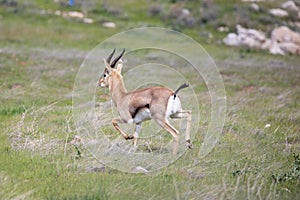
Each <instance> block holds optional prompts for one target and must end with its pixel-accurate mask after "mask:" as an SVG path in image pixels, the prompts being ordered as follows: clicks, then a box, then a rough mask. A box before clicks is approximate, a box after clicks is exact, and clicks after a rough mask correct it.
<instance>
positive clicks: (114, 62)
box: [110, 49, 125, 68]
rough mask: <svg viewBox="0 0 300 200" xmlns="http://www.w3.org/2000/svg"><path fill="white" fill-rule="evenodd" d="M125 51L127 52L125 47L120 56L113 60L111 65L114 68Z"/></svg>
mask: <svg viewBox="0 0 300 200" xmlns="http://www.w3.org/2000/svg"><path fill="white" fill-rule="evenodd" d="M124 53H125V49H123V51H122V52H121V54H120V55H119V56H118V57H116V58H115V59H114V61H112V63H111V65H110V66H111V67H112V68H114V67H115V65H116V64H117V62H118V61H119V60H120V58H121V57H122V56H123V54H124Z"/></svg>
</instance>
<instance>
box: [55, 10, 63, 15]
mask: <svg viewBox="0 0 300 200" xmlns="http://www.w3.org/2000/svg"><path fill="white" fill-rule="evenodd" d="M54 14H55V15H57V16H60V15H62V12H61V11H60V10H56V11H55V12H54Z"/></svg>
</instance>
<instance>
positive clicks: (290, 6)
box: [281, 1, 299, 11]
mask: <svg viewBox="0 0 300 200" xmlns="http://www.w3.org/2000/svg"><path fill="white" fill-rule="evenodd" d="M281 8H283V9H287V10H293V11H298V10H299V8H298V7H297V6H296V4H295V2H294V1H286V2H285V3H283V4H282V5H281Z"/></svg>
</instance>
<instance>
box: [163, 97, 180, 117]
mask: <svg viewBox="0 0 300 200" xmlns="http://www.w3.org/2000/svg"><path fill="white" fill-rule="evenodd" d="M180 110H181V102H180V99H179V97H178V96H177V95H176V97H175V99H174V95H172V96H170V97H169V100H168V105H167V111H166V117H170V115H173V114H174V113H177V112H178V111H180Z"/></svg>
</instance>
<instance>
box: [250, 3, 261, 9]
mask: <svg viewBox="0 0 300 200" xmlns="http://www.w3.org/2000/svg"><path fill="white" fill-rule="evenodd" d="M250 8H251V9H252V10H254V11H259V9H260V8H259V6H258V5H257V3H252V4H251V6H250Z"/></svg>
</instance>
